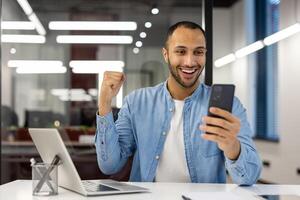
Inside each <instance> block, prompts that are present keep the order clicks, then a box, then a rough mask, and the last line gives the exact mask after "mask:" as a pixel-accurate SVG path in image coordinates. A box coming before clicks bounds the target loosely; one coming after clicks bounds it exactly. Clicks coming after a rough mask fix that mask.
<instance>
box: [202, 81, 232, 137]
mask: <svg viewBox="0 0 300 200" xmlns="http://www.w3.org/2000/svg"><path fill="white" fill-rule="evenodd" d="M234 90H235V86H234V85H232V84H214V85H213V86H212V90H211V94H210V99H209V104H208V111H207V115H208V116H210V117H217V118H221V117H220V116H217V115H214V114H212V113H211V112H210V111H209V109H210V108H211V107H217V108H220V109H223V110H226V111H228V112H231V110H232V104H233V98H234ZM207 134H211V133H208V132H207Z"/></svg>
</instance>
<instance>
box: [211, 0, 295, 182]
mask: <svg viewBox="0 0 300 200" xmlns="http://www.w3.org/2000/svg"><path fill="white" fill-rule="evenodd" d="M296 1H297V0H281V4H280V29H283V28H286V27H288V26H289V25H292V24H294V23H295V22H296V13H297V15H298V21H300V19H299V18H300V0H298V8H297V7H296ZM249 5H250V6H251V1H248V0H244V1H239V2H237V3H236V4H234V6H233V7H232V8H230V9H214V38H213V39H214V48H213V49H214V60H215V59H217V58H220V57H222V56H224V55H227V54H229V53H231V52H233V51H235V50H237V49H238V48H241V47H243V46H245V45H247V44H249V43H251V42H253V41H252V40H251V39H252V38H253V37H251V34H253V32H252V31H253V29H251V27H253V26H251V23H253V21H251V19H250V20H249V19H247V18H246V16H247V15H248V18H249V17H251V15H249V13H247V12H249V10H250V9H249ZM296 8H297V10H296ZM299 44H300V33H298V34H297V35H294V36H292V37H290V38H288V39H286V40H283V41H281V42H279V43H278V112H279V113H278V122H279V124H278V128H279V130H278V132H279V135H280V142H279V143H272V142H263V141H255V142H256V144H257V148H258V151H259V153H260V155H261V158H262V159H263V160H266V161H269V162H270V163H271V166H270V167H269V168H266V167H265V168H264V169H263V171H262V175H261V178H262V179H263V180H266V181H269V182H274V183H283V184H299V183H300V175H297V173H296V169H297V168H300V159H299V154H300V139H298V138H300V137H299V135H298V134H300V125H299V123H300V114H299V112H300V101H299V99H300V92H298V91H299V88H300V80H299V77H300V75H299V74H300V67H299V66H300V60H299V55H300V54H299V52H300V47H299ZM252 60H253V56H247V57H246V58H244V59H239V60H236V61H235V62H233V63H231V64H228V65H226V66H224V67H222V68H214V82H218V83H234V84H236V86H237V90H236V95H237V96H238V97H239V98H240V100H241V101H242V103H243V105H244V106H245V107H246V108H247V110H248V118H249V121H250V122H251V124H252V128H253V130H255V129H254V126H253V124H254V112H253V107H254V103H253V102H254V99H253V96H254V95H253V91H254V88H255V82H254V81H253V80H254V78H255V77H254V74H255V70H254V69H255V66H254V64H253V61H252Z"/></svg>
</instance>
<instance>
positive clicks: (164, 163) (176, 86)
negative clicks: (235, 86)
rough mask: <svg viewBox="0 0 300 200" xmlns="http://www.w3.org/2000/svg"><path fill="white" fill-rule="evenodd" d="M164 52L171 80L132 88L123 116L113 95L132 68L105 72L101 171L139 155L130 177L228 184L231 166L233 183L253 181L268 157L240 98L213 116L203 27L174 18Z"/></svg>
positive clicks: (99, 129)
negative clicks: (206, 78)
mask: <svg viewBox="0 0 300 200" xmlns="http://www.w3.org/2000/svg"><path fill="white" fill-rule="evenodd" d="M162 52H163V56H164V59H165V61H166V63H167V64H168V67H169V71H170V73H169V77H168V79H167V80H166V81H165V82H164V83H161V84H159V85H157V86H155V87H149V88H142V89H139V90H136V91H134V92H132V93H131V94H129V95H128V96H127V97H126V98H125V101H124V105H123V107H122V108H121V110H120V112H119V116H118V120H117V121H116V122H114V120H113V116H112V111H111V102H112V99H113V97H115V96H116V95H117V93H118V91H119V89H120V87H121V86H122V84H123V83H124V81H125V75H124V74H123V73H119V72H105V74H104V79H103V82H102V86H101V92H100V96H99V113H98V114H97V116H96V117H97V132H96V137H95V145H96V150H97V159H98V164H99V167H100V169H101V171H102V172H103V173H105V174H113V173H116V172H118V171H120V170H121V169H122V167H123V166H124V164H125V163H126V161H127V160H128V158H129V157H130V156H133V164H132V170H131V174H130V181H159V182H195V183H196V182H197V183H224V182H226V169H227V171H228V172H229V174H230V176H231V177H232V180H233V182H234V183H236V184H239V185H251V184H254V183H255V182H256V181H257V179H258V178H259V175H260V171H261V161H260V159H259V156H258V154H257V152H256V150H255V147H254V144H253V141H252V139H251V130H250V127H249V123H248V121H247V116H246V110H245V109H244V107H243V106H242V104H241V103H240V101H239V100H238V99H237V98H236V97H235V98H234V102H233V109H232V114H231V113H229V112H226V111H225V110H221V109H218V108H211V110H210V111H211V112H212V113H213V114H215V115H217V116H220V117H221V118H213V117H208V116H206V115H207V108H208V100H209V95H210V92H211V88H210V87H209V86H206V85H204V84H203V83H200V80H199V76H200V75H201V73H202V71H203V69H204V65H205V61H206V41H205V33H204V31H203V29H202V28H201V27H200V26H199V25H197V24H195V23H193V22H187V21H183V22H178V23H176V24H174V25H173V26H171V27H170V28H169V30H168V34H167V39H166V42H165V47H164V48H163V50H162ZM216 126H217V127H216ZM206 132H210V133H214V134H205V133H206Z"/></svg>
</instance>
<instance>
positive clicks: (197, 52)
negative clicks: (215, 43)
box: [195, 51, 204, 55]
mask: <svg viewBox="0 0 300 200" xmlns="http://www.w3.org/2000/svg"><path fill="white" fill-rule="evenodd" d="M195 54H196V55H204V51H196V52H195Z"/></svg>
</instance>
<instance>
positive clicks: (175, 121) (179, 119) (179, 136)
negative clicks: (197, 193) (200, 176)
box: [155, 100, 191, 182]
mask: <svg viewBox="0 0 300 200" xmlns="http://www.w3.org/2000/svg"><path fill="white" fill-rule="evenodd" d="M174 102H175V111H174V112H173V116H172V119H171V124H170V130H169V132H168V134H167V136H166V137H167V138H166V141H165V144H164V149H163V152H162V154H161V155H160V159H159V163H158V166H157V170H156V177H155V181H156V182H191V179H190V175H189V171H188V167H187V162H186V157H185V150H184V140H183V106H184V101H179V100H174Z"/></svg>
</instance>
